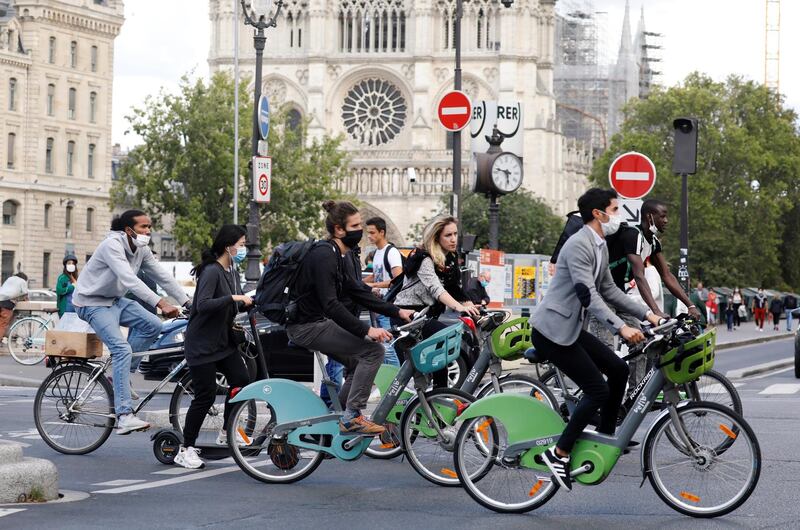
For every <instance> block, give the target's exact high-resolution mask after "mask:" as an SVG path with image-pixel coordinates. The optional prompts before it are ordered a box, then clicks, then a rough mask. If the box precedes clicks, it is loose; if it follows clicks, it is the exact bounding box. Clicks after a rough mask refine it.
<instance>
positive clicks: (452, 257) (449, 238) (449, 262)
mask: <svg viewBox="0 0 800 530" xmlns="http://www.w3.org/2000/svg"><path fill="white" fill-rule="evenodd" d="M457 246H458V221H457V220H456V219H455V217H449V216H448V217H439V218H436V219H434V221H433V222H432V223H431V224H430V225H429V226H428V227H427V228H426V229H425V232H424V233H423V236H422V247H421V248H417V249H416V250H415V251H414V253H413V254H412V255H411V256H409V258H408V260H407V263H406V267H405V269H406V277H405V279H404V280H403V288H402V290H401V291H400V292H399V293H398V294H397V298H396V299H395V301H394V302H395V304H397V305H398V306H400V307H402V308H403V309H412V310H414V311H419V310H420V309H423V308H425V307H430V308H431V309H430V310H429V312H428V314H429V315H432V316H434V317H435V318H434V319H432V320H430V321H429V322H428V323H427V324H426V325H425V327H424V328H423V330H422V333H423V337H426V338H427V337H430V336H431V335H433V334H435V333H436V332H438V331H440V330H442V329H444V328H445V327H446V325H445V324H442V323H441V322H439V321H438V320H437V318H438V317H439V315H441V314H442V312H443V311H444V310H445V308H449V309H452V310H453V311H456V312H459V313H467V314H469V315H471V316H478V315H479V314H480V312H479V309H478V308H477V307H475V305H474V304H473V303H472V302H469V301H467V295H466V294H465V293H464V291H463V289H462V288H461V271H460V268H459V266H458V256H457V254H456V248H457ZM433 380H434V384H435V385H436V386H446V384H447V371H446V370H440V371H438V372H436V373H434V375H433Z"/></svg>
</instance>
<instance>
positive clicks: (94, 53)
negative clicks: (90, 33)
mask: <svg viewBox="0 0 800 530" xmlns="http://www.w3.org/2000/svg"><path fill="white" fill-rule="evenodd" d="M91 60H92V72H96V71H97V46H92V57H91Z"/></svg>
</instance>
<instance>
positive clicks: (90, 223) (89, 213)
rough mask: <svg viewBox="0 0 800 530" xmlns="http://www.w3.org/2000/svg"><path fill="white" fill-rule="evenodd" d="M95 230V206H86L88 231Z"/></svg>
mask: <svg viewBox="0 0 800 530" xmlns="http://www.w3.org/2000/svg"><path fill="white" fill-rule="evenodd" d="M92 230H94V208H86V231H87V232H91V231H92Z"/></svg>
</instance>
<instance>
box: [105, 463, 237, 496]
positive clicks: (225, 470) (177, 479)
mask: <svg viewBox="0 0 800 530" xmlns="http://www.w3.org/2000/svg"><path fill="white" fill-rule="evenodd" d="M234 471H239V466H228V467H221V468H219V469H212V470H210V471H201V472H200V473H194V474H192V475H185V476H182V477H175V478H168V479H164V480H156V481H155V482H146V483H144V484H134V485H132V486H122V487H121V488H112V489H108V490H97V491H93V492H92V493H110V494H118V493H129V492H131V491H141V490H148V489H153V488H160V487H163V486H172V485H173V484H180V483H182V482H189V481H191V480H200V479H203V478H209V477H215V476H217V475H224V474H226V473H233V472H234Z"/></svg>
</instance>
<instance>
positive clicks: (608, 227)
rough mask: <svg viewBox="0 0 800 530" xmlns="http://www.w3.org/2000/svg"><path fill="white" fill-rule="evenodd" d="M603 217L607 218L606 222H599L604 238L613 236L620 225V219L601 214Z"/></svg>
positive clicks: (617, 216)
mask: <svg viewBox="0 0 800 530" xmlns="http://www.w3.org/2000/svg"><path fill="white" fill-rule="evenodd" d="M603 213H604V214H605V215H607V216H608V221H606V222H605V223H604V222H602V221H601V222H600V227H601V228H602V229H603V235H605V236H606V237H608V236H611V235H614V234H616V233H617V231H618V230H619V227H620V225H621V224H622V217H620V216H619V215H611V214H609V213H607V212H603Z"/></svg>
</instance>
